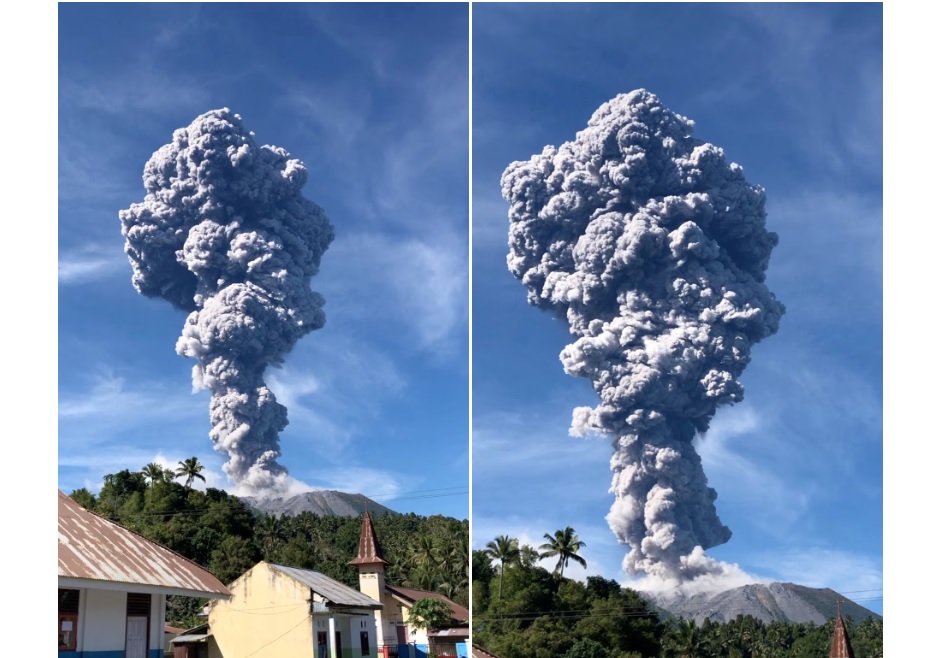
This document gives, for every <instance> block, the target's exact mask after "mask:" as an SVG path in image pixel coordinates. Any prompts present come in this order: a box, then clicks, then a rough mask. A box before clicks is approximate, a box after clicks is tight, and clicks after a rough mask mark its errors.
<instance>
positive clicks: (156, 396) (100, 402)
mask: <svg viewBox="0 0 941 658" xmlns="http://www.w3.org/2000/svg"><path fill="white" fill-rule="evenodd" d="M90 379H91V386H90V388H89V389H88V390H86V391H83V392H79V393H74V392H66V393H61V392H60V394H59V418H60V420H61V419H68V420H72V419H76V420H77V419H84V420H88V419H92V420H101V421H104V422H107V423H108V424H126V425H128V426H132V425H135V424H142V423H147V422H149V421H151V420H152V419H154V418H167V417H177V418H178V417H182V416H187V415H189V414H192V411H193V409H194V408H198V409H199V410H200V411H201V412H203V413H205V406H204V405H203V404H201V403H198V402H195V401H194V399H193V397H192V396H184V395H181V394H179V393H178V392H176V391H168V390H166V388H165V387H164V386H163V385H162V384H156V383H148V382H141V383H137V384H136V385H133V386H128V384H127V383H126V381H125V379H124V378H123V377H120V376H116V375H114V374H113V372H110V371H108V372H105V373H104V374H96V375H93V376H92V377H91V378H90Z"/></svg>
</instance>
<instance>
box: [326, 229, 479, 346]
mask: <svg viewBox="0 0 941 658" xmlns="http://www.w3.org/2000/svg"><path fill="white" fill-rule="evenodd" d="M327 257H328V258H330V267H331V271H330V273H329V276H330V279H329V282H327V281H326V280H325V283H324V286H325V287H324V294H325V295H327V296H328V299H329V300H341V301H339V302H338V303H339V304H342V306H341V307H340V308H338V309H336V310H335V311H334V310H333V309H334V308H335V307H334V306H330V307H329V308H328V314H330V316H329V317H334V318H337V317H338V316H340V318H342V319H341V320H340V321H342V322H348V321H352V320H354V319H356V320H358V321H360V322H365V323H367V325H366V327H367V330H368V332H372V331H374V330H376V329H379V328H380V325H377V324H375V323H376V321H377V319H381V322H382V330H381V331H382V333H383V334H384V336H385V339H389V338H394V339H395V340H396V342H397V343H398V347H399V348H404V349H405V350H406V351H413V350H415V349H422V350H425V351H427V352H430V353H436V354H439V355H441V354H442V353H443V354H448V355H449V354H450V351H451V350H453V349H455V348H456V347H457V346H459V345H461V344H463V343H465V342H466V327H467V323H466V319H467V252H466V242H464V240H463V238H462V236H459V235H455V233H454V232H453V231H450V230H448V229H447V228H446V227H443V228H442V229H441V230H439V231H438V232H436V233H435V234H434V235H429V236H428V237H427V239H425V237H424V236H411V237H399V236H395V235H391V234H384V235H380V234H374V233H368V234H367V233H355V234H349V233H347V234H345V235H342V236H338V238H337V240H336V242H335V243H334V244H333V245H332V246H331V249H330V252H328V256H327ZM325 267H326V265H325ZM342 300H346V301H342ZM328 321H329V320H328ZM390 321H391V322H392V323H393V326H395V325H397V326H398V328H397V330H394V331H389V326H388V323H389V322H390ZM442 350H443V352H442Z"/></svg>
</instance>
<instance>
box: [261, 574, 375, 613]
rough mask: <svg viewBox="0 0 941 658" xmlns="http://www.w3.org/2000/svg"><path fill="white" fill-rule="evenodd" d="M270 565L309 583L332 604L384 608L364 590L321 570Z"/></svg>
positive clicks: (309, 585) (300, 581) (298, 580)
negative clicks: (364, 592) (339, 580)
mask: <svg viewBox="0 0 941 658" xmlns="http://www.w3.org/2000/svg"><path fill="white" fill-rule="evenodd" d="M268 566H269V567H271V568H272V569H276V570H278V571H280V572H281V573H283V574H285V575H286V576H289V577H291V578H293V579H294V580H296V581H297V582H299V583H303V584H305V585H307V586H308V587H310V588H311V589H312V590H314V591H315V592H317V594H319V595H320V596H322V597H323V598H325V599H327V601H329V602H330V604H331V605H338V606H349V607H354V608H371V609H374V610H379V609H380V608H382V605H381V604H380V603H379V602H378V601H376V600H375V599H373V598H370V597H368V596H366V595H365V594H363V593H362V592H358V591H356V590H355V589H353V588H352V587H347V586H346V585H344V584H343V583H341V582H338V581H336V580H334V579H333V578H330V577H329V576H325V575H323V574H322V573H320V572H319V571H310V570H309V569H298V568H296V567H285V566H283V565H280V564H269V565H268Z"/></svg>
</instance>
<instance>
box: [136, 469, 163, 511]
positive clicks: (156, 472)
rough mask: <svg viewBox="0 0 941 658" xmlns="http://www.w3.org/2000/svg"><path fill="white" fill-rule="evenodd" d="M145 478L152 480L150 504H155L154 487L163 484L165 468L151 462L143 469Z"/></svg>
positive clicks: (142, 472)
mask: <svg viewBox="0 0 941 658" xmlns="http://www.w3.org/2000/svg"><path fill="white" fill-rule="evenodd" d="M141 474H143V476H144V478H146V479H147V480H150V502H154V485H155V484H157V483H158V482H163V466H161V465H160V464H158V463H156V462H150V463H149V464H147V466H145V467H144V468H142V469H141Z"/></svg>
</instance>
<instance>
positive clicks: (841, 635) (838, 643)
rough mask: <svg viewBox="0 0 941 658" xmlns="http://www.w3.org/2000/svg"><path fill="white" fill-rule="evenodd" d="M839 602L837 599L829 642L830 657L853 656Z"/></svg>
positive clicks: (848, 657) (845, 657) (852, 657)
mask: <svg viewBox="0 0 941 658" xmlns="http://www.w3.org/2000/svg"><path fill="white" fill-rule="evenodd" d="M839 606H840V603H839V601H837V613H836V624H835V625H834V627H833V639H832V640H831V642H830V658H854V656H853V647H852V646H850V638H849V635H848V634H847V633H846V625H845V624H844V623H843V615H842V614H840V608H839Z"/></svg>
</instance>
